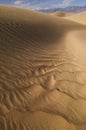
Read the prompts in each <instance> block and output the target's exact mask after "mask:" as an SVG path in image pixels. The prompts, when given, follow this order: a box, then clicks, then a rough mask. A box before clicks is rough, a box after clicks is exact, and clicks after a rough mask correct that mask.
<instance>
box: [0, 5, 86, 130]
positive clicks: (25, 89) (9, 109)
mask: <svg viewBox="0 0 86 130" xmlns="http://www.w3.org/2000/svg"><path fill="white" fill-rule="evenodd" d="M85 77H86V25H84V24H82V23H78V22H74V21H72V20H68V19H64V18H60V17H53V16H52V15H49V14H43V13H39V12H35V11H31V10H26V9H22V8H17V7H10V6H3V5H0V130H86V78H85Z"/></svg>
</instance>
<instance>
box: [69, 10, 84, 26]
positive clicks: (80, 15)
mask: <svg viewBox="0 0 86 130" xmlns="http://www.w3.org/2000/svg"><path fill="white" fill-rule="evenodd" d="M68 19H70V20H73V21H75V22H79V23H82V24H85V25H86V12H81V13H77V14H75V15H72V16H69V17H68Z"/></svg>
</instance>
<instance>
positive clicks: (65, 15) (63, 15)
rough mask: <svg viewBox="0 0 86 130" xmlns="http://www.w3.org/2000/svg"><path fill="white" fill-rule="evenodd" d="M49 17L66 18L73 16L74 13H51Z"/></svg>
mask: <svg viewBox="0 0 86 130" xmlns="http://www.w3.org/2000/svg"><path fill="white" fill-rule="evenodd" d="M49 14H51V15H54V16H58V17H68V16H72V15H74V14H75V13H72V12H59V11H57V12H53V13H49Z"/></svg>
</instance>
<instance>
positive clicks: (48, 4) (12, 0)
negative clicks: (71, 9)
mask: <svg viewBox="0 0 86 130" xmlns="http://www.w3.org/2000/svg"><path fill="white" fill-rule="evenodd" d="M0 4H5V5H12V6H18V7H23V8H28V9H49V8H65V7H67V6H84V5H86V0H83V1H81V0H1V1H0Z"/></svg>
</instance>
